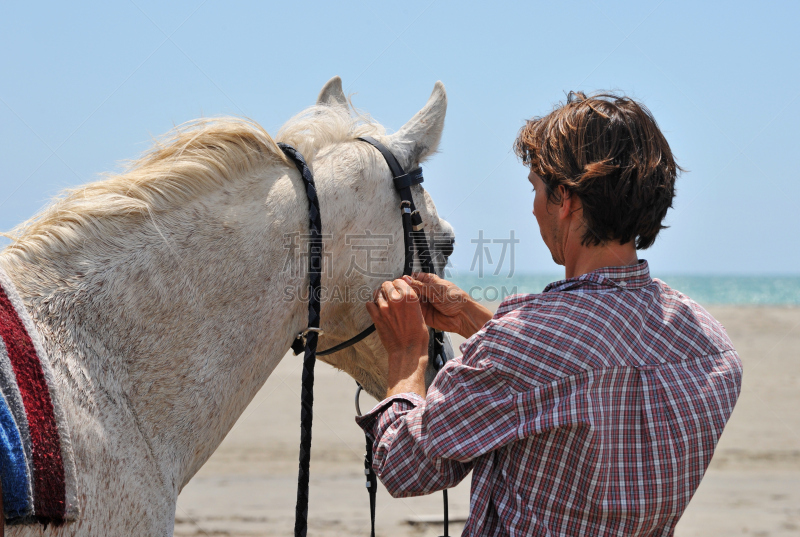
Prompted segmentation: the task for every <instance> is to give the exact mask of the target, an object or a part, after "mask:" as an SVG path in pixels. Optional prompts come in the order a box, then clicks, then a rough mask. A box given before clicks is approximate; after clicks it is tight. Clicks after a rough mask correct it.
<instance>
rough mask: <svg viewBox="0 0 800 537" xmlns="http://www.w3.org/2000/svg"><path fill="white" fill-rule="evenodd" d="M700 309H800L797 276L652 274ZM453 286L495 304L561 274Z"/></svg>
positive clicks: (463, 280)
mask: <svg viewBox="0 0 800 537" xmlns="http://www.w3.org/2000/svg"><path fill="white" fill-rule="evenodd" d="M652 276H653V277H654V278H658V279H659V280H662V281H664V282H665V283H666V284H667V285H669V286H670V287H672V288H673V289H677V290H678V291H680V292H681V293H683V294H685V295H687V296H689V297H691V298H692V299H693V300H695V301H696V302H698V303H699V304H702V305H704V306H706V305H708V306H721V305H753V306H800V276H730V275H726V276H713V275H694V276H692V275H670V274H653V275H652ZM449 279H450V280H452V281H453V282H454V283H455V284H456V285H458V286H459V287H461V288H462V289H465V290H467V291H469V292H470V295H471V296H472V297H473V298H475V299H476V300H480V301H484V302H497V301H500V300H503V299H504V298H505V297H506V296H508V295H512V294H515V293H541V292H542V290H543V289H544V288H545V286H546V285H547V284H548V283H550V282H554V281H558V280H561V279H563V274H562V275H559V274H524V273H522V274H513V275H512V276H510V277H509V276H506V275H502V274H501V275H498V276H494V275H486V274H484V276H483V277H478V276H477V275H476V274H474V273H469V274H460V275H459V274H451V275H450V277H449Z"/></svg>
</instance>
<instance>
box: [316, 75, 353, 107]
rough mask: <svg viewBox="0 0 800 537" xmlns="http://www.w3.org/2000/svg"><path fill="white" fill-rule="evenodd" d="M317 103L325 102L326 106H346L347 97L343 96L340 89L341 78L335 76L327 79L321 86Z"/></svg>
mask: <svg viewBox="0 0 800 537" xmlns="http://www.w3.org/2000/svg"><path fill="white" fill-rule="evenodd" d="M317 104H326V105H328V106H344V107H345V108H347V97H345V96H344V91H342V79H341V78H339V77H338V76H335V77H333V78H331V79H330V80H328V82H327V83H326V84H325V85H324V86H323V87H322V91H320V92H319V97H317Z"/></svg>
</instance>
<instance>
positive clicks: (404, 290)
mask: <svg viewBox="0 0 800 537" xmlns="http://www.w3.org/2000/svg"><path fill="white" fill-rule="evenodd" d="M392 285H394V288H395V289H397V292H398V293H400V295H401V296H402V297H403V298H405V299H406V300H409V301H413V302H416V301H417V293H416V292H415V291H414V289H413V288H412V287H411V286H410V285H409V284H408V283H407V282H406V281H405V280H404V279H397V280H394V281H393V282H392Z"/></svg>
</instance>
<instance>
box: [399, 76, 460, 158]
mask: <svg viewBox="0 0 800 537" xmlns="http://www.w3.org/2000/svg"><path fill="white" fill-rule="evenodd" d="M446 112H447V92H446V91H445V90H444V84H442V83H441V82H437V83H436V84H435V85H434V86H433V92H431V96H430V98H429V99H428V102H427V104H426V105H425V106H424V108H423V109H422V110H420V111H419V112H417V114H416V115H415V116H414V117H412V118H411V120H410V121H409V122H408V123H406V124H405V125H403V127H402V128H401V129H400V130H399V131H397V132H396V133H394V134H393V135H392V136H391V137H390V139H391V145H392V147H393V148H395V149H396V150H397V151H399V152H400V153H401V154H402V156H403V158H402V160H403V161H404V162H403V166H404V167H406V168H407V167H408V166H410V165H411V164H414V163H419V162H422V161H423V160H425V158H426V157H428V156H429V155H432V154H433V153H434V152H435V151H436V148H437V147H439V141H440V140H441V139H442V130H444V115H445V113H446ZM398 156H399V155H398Z"/></svg>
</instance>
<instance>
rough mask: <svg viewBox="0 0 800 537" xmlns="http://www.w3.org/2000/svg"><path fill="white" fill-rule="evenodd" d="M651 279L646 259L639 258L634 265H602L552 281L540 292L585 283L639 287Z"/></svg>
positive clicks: (621, 287) (567, 289)
mask: <svg viewBox="0 0 800 537" xmlns="http://www.w3.org/2000/svg"><path fill="white" fill-rule="evenodd" d="M652 281H653V280H652V279H651V278H650V267H649V265H648V264H647V261H646V260H644V259H640V260H639V262H638V263H636V264H635V265H626V266H621V267H603V268H599V269H597V270H593V271H591V272H587V273H586V274H582V275H581V276H577V277H575V278H567V279H566V280H559V281H557V282H553V283H551V284H549V285H548V286H547V287H545V288H544V291H542V292H543V293H548V292H553V291H569V290H570V289H575V288H577V287H581V286H583V285H586V284H596V285H604V286H610V287H617V288H620V289H641V288H642V287H644V286H645V285H648V284H649V283H650V282H652Z"/></svg>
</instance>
